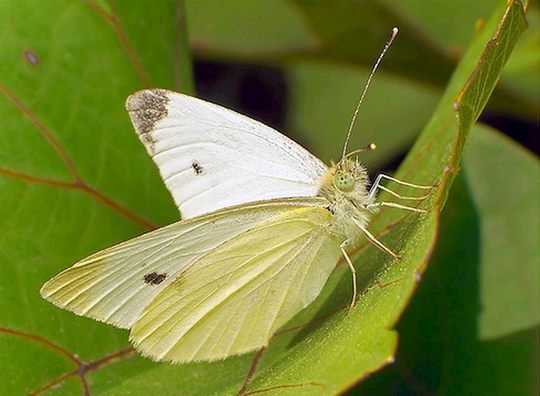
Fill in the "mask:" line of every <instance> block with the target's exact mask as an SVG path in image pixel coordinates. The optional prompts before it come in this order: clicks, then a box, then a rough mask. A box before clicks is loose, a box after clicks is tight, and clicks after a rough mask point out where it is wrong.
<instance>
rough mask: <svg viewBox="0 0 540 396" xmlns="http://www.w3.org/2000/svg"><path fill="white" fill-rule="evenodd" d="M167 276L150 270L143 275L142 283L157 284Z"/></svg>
mask: <svg viewBox="0 0 540 396" xmlns="http://www.w3.org/2000/svg"><path fill="white" fill-rule="evenodd" d="M165 278H167V274H158V273H157V272H150V273H149V274H146V275H145V276H144V283H146V284H149V285H159V284H160V283H161V282H163V281H164V280H165Z"/></svg>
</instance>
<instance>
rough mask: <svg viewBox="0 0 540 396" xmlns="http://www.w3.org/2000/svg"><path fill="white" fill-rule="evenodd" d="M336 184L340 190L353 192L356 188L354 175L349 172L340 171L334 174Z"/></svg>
mask: <svg viewBox="0 0 540 396" xmlns="http://www.w3.org/2000/svg"><path fill="white" fill-rule="evenodd" d="M334 184H335V185H336V187H337V188H338V190H340V191H343V192H351V191H352V190H354V177H353V176H352V175H351V174H350V173H349V172H338V173H336V175H335V176H334Z"/></svg>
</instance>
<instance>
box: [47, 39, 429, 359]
mask: <svg viewBox="0 0 540 396" xmlns="http://www.w3.org/2000/svg"><path fill="white" fill-rule="evenodd" d="M396 33H397V29H394V32H393V36H392V39H393V38H394V37H395V34H396ZM392 39H391V40H392ZM391 40H390V41H389V42H388V43H387V45H386V46H385V48H384V50H383V52H382V53H381V56H380V57H379V59H378V60H377V62H376V64H375V66H374V68H373V71H372V73H371V75H370V77H369V79H368V82H367V83H366V87H365V88H364V91H363V93H362V97H361V99H360V101H359V104H358V106H357V108H356V111H355V113H354V116H353V121H352V122H351V127H350V128H349V133H348V136H347V139H346V142H345V146H344V149H343V155H342V158H341V160H340V161H339V162H338V163H336V164H333V165H332V166H330V167H327V166H326V165H325V164H324V163H323V162H322V161H320V160H319V159H317V158H316V157H315V156H313V155H312V154H310V153H309V152H308V151H306V150H305V149H304V148H302V147H301V146H299V145H298V144H296V143H295V142H293V141H291V140H289V139H288V138H287V137H285V136H284V135H282V134H280V133H278V132H277V131H275V130H273V129H271V128H269V127H267V126H265V125H263V124H261V123H259V122H257V121H254V120H252V119H250V118H248V117H245V116H243V115H240V114H237V113H235V112H233V111H231V110H227V109H225V108H223V107H220V106H218V105H215V104H212V103H208V102H205V101H203V100H200V99H196V98H193V97H189V96H185V95H182V94H179V93H175V92H170V91H166V90H163V89H147V90H143V91H139V92H137V93H135V94H133V95H131V96H130V97H129V98H128V99H127V104H126V106H127V110H128V112H129V115H130V117H131V121H132V122H133V125H134V127H135V130H136V132H137V134H138V135H139V137H140V139H141V141H142V142H143V144H144V146H145V147H146V149H147V151H148V153H149V154H150V155H151V156H152V158H153V159H154V161H155V163H156V164H157V166H158V168H159V171H160V173H161V176H162V177H163V180H164V182H165V184H166V186H167V188H168V189H169V191H170V192H171V194H172V196H173V198H174V201H175V202H176V205H177V206H178V208H179V210H180V212H181V214H182V220H181V221H179V222H177V223H174V224H171V225H169V226H166V227H163V228H160V229H157V230H155V231H152V232H149V233H147V234H144V235H141V236H139V237H137V238H134V239H132V240H129V241H127V242H124V243H121V244H119V245H116V246H113V247H111V248H108V249H105V250H102V251H100V252H98V253H95V254H94V255H92V256H90V257H88V258H86V259H84V260H81V261H79V262H78V263H76V264H75V265H73V266H72V267H71V268H68V269H67V270H65V271H63V272H61V273H60V274H58V275H57V276H55V277H54V278H52V279H51V280H49V281H48V282H47V283H46V284H45V285H44V286H43V287H42V289H41V294H42V295H43V297H45V298H46V299H47V300H49V301H51V302H53V303H54V304H56V305H58V306H59V307H62V308H66V309H68V310H70V311H73V312H75V313H76V314H79V315H84V316H88V317H90V318H94V319H97V320H100V321H103V322H106V323H110V324H113V325H115V326H118V327H120V328H125V329H131V333H130V339H131V341H132V342H133V343H134V344H135V348H136V349H137V350H138V351H139V352H140V353H141V354H143V355H145V356H149V357H151V358H152V359H155V360H167V361H171V362H191V361H213V360H218V359H224V358H226V357H228V356H232V355H237V354H243V353H246V352H249V351H253V350H257V349H260V348H261V347H263V346H266V345H267V344H268V342H269V340H270V338H271V337H272V335H273V334H274V333H275V332H276V330H278V329H279V328H280V327H281V326H283V325H284V324H285V323H286V322H287V321H289V320H290V319H291V318H292V317H293V316H294V315H295V314H296V313H298V312H299V311H300V310H301V309H303V308H305V307H306V306H307V305H308V304H310V303H311V302H312V301H313V300H314V299H315V298H316V297H317V295H318V294H319V293H320V291H321V289H322V287H323V286H324V284H325V282H326V280H327V279H328V277H329V276H330V273H331V272H332V270H333V269H334V267H335V265H336V263H337V262H338V260H339V259H340V258H341V257H344V258H345V259H346V261H347V263H348V264H349V266H350V269H351V271H352V274H353V285H354V297H353V303H354V298H355V296H356V278H355V271H354V266H353V265H352V263H351V260H350V258H349V256H348V254H347V250H348V249H351V248H354V247H356V246H358V244H359V241H360V239H361V238H362V237H363V236H365V237H367V238H368V239H369V240H370V241H371V242H372V243H374V244H375V245H376V246H377V247H379V248H381V249H382V250H384V251H385V252H387V253H389V254H391V255H392V256H394V257H397V255H396V254H394V253H393V252H392V251H391V250H390V249H389V248H387V247H386V246H385V245H383V244H382V242H380V241H378V240H377V239H376V238H375V237H374V236H373V235H372V234H370V233H369V231H368V230H367V228H366V226H367V222H368V218H369V215H370V213H371V212H372V211H374V210H376V209H377V208H378V207H380V206H392V207H396V208H401V209H406V210H412V211H421V210H420V209H416V208H412V207H408V206H403V205H400V204H397V203H387V202H375V195H376V192H377V190H379V189H382V190H384V191H387V192H389V193H391V194H393V195H395V196H397V197H398V198H405V199H407V198H409V199H422V198H423V197H402V196H400V195H398V194H396V193H394V192H393V191H392V190H390V189H389V188H386V187H383V186H381V185H380V181H381V180H382V179H389V180H390V181H393V182H395V183H399V184H402V185H406V186H409V187H414V188H421V189H429V188H430V187H428V186H418V185H413V184H410V183H405V182H401V181H399V180H397V179H394V178H392V177H389V176H386V175H379V176H378V177H377V178H376V180H375V182H374V184H373V185H372V186H371V188H370V189H368V183H369V180H368V175H367V172H366V170H365V168H364V167H363V166H362V165H361V164H360V163H359V162H358V160H356V159H353V158H351V157H352V156H353V155H354V154H356V153H357V152H359V151H360V150H357V151H354V152H352V153H349V154H347V142H348V140H349V136H350V132H351V130H352V126H353V125H354V120H355V118H356V114H357V112H358V108H359V106H360V104H361V103H362V100H363V98H364V95H365V92H366V90H367V86H368V85H369V81H370V80H371V77H372V75H373V72H374V71H375V69H376V68H377V66H378V64H379V62H380V60H381V58H382V56H383V55H384V52H385V51H386V49H387V48H388V46H389V45H390V42H391ZM369 148H374V147H373V146H371V145H370V146H369Z"/></svg>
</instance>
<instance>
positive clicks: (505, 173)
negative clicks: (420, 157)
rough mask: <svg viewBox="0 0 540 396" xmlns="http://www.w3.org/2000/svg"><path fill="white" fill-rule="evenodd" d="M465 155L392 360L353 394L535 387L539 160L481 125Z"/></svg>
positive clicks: (529, 391)
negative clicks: (388, 366)
mask: <svg viewBox="0 0 540 396" xmlns="http://www.w3.org/2000/svg"><path fill="white" fill-rule="evenodd" d="M463 162H464V169H463V172H462V173H461V174H460V175H459V176H458V177H457V179H456V186H455V187H454V188H453V190H452V194H451V196H450V198H449V201H448V204H447V205H446V208H445V211H444V215H443V217H442V221H441V230H440V237H439V242H438V244H437V248H436V251H435V253H434V257H433V259H432V260H431V262H430V265H429V268H428V270H427V272H426V275H425V278H424V281H423V282H422V284H421V285H420V287H419V290H418V292H417V293H416V295H415V296H414V298H413V301H412V303H411V306H410V307H409V308H408V309H407V311H406V312H405V315H404V317H403V318H402V319H401V320H400V323H399V324H398V327H397V328H398V331H399V334H400V338H401V342H400V346H399V351H398V354H397V362H396V364H395V365H393V366H392V367H391V368H389V369H387V370H385V371H383V372H381V373H379V374H377V375H375V376H373V378H371V379H369V380H368V381H366V382H365V383H364V384H362V385H360V386H359V387H358V389H357V390H356V393H357V394H359V395H362V394H376V395H395V394H400V395H415V394H419V393H422V394H428V393H429V394H449V395H471V394H490V395H508V396H510V395H534V394H538V391H539V389H538V384H539V382H538V376H539V375H540V374H539V373H540V371H539V362H538V356H539V346H538V343H537V342H536V341H535V340H537V338H538V331H539V324H540V318H539V314H540V309H539V307H538V304H539V301H540V281H539V279H540V257H539V255H540V250H539V249H538V241H539V240H540V235H538V234H539V233H540V224H539V222H540V216H539V213H538V202H539V198H540V186H539V184H538V183H535V182H532V181H533V180H538V179H539V178H540V174H539V173H540V164H539V161H538V159H537V158H534V157H533V156H532V155H531V154H530V153H528V152H526V151H525V150H523V149H522V148H521V147H519V146H517V145H516V144H515V143H513V142H511V141H509V140H508V139H507V138H505V137H503V136H501V135H500V134H499V133H497V132H495V131H493V130H490V129H487V128H486V127H475V128H474V130H473V133H472V135H471V138H470V141H469V144H468V147H467V148H466V150H465V156H464V161H463Z"/></svg>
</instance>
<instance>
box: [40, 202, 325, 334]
mask: <svg viewBox="0 0 540 396" xmlns="http://www.w3.org/2000/svg"><path fill="white" fill-rule="evenodd" d="M325 202H326V201H325V200H321V199H317V198H299V199H281V200H270V201H264V202H259V203H252V204H250V205H243V206H239V207H232V208H227V209H224V210H221V211H218V212H214V213H212V214H209V215H204V216H201V217H196V218H193V219H190V220H187V221H180V222H177V223H174V224H171V225H169V226H166V227H163V228H160V229H158V230H155V231H152V232H149V233H147V234H144V235H141V236H139V237H137V238H134V239H131V240H129V241H126V242H124V243H121V244H119V245H116V246H113V247H111V248H108V249H105V250H102V251H100V252H98V253H96V254H94V255H92V256H90V257H87V258H85V259H84V260H81V261H79V262H78V263H76V264H75V265H73V266H72V267H70V268H68V269H66V270H65V271H63V272H61V273H60V274H58V275H56V276H55V277H54V278H52V279H51V280H49V281H48V282H47V283H45V285H43V287H42V288H41V295H42V296H43V297H44V298H46V299H47V300H49V301H51V302H53V303H54V304H56V305H58V306H59V307H62V308H65V309H68V310H70V311H73V312H75V313H76V314H79V315H83V316H88V317H90V318H93V319H97V320H99V321H103V322H107V323H111V324H114V325H116V326H118V327H121V328H131V327H132V326H133V325H134V323H135V321H136V320H137V319H138V318H139V316H140V315H141V313H142V311H143V309H144V308H145V306H146V305H148V304H149V303H150V302H151V301H152V300H154V299H155V298H156V296H158V295H159V293H161V292H163V291H164V290H166V289H167V288H168V286H169V285H171V284H172V283H173V282H174V281H175V279H176V278H177V277H178V276H179V274H181V273H182V272H183V271H185V270H186V269H187V268H189V267H190V266H192V265H193V264H194V263H198V262H200V261H201V259H202V258H203V257H207V256H209V255H212V257H217V258H219V255H218V256H216V255H215V252H216V251H219V246H221V245H223V244H226V243H227V242H229V241H231V240H236V239H235V238H238V237H239V236H240V235H243V234H244V233H246V232H248V231H249V230H250V229H252V228H254V227H257V226H258V225H260V224H262V223H264V222H265V221H267V220H268V219H271V218H274V217H275V216H280V215H284V214H286V213H289V212H291V211H294V210H296V209H297V208H302V207H304V208H305V207H314V208H317V210H318V208H320V207H321V206H322V205H324V204H325ZM321 210H322V209H321ZM216 249H217V250H216ZM175 284H177V282H175Z"/></svg>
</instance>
